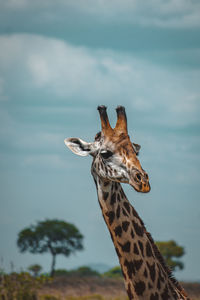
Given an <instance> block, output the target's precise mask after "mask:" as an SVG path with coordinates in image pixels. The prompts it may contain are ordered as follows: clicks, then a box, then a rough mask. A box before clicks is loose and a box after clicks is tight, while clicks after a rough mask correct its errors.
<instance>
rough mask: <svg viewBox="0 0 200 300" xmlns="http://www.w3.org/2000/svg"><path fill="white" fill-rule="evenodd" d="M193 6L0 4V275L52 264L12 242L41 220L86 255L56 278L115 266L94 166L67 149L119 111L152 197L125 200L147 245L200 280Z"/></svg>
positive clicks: (197, 22) (197, 42)
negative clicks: (72, 229)
mask: <svg viewBox="0 0 200 300" xmlns="http://www.w3.org/2000/svg"><path fill="white" fill-rule="evenodd" d="M199 78H200V3H199V1H195V0H194V1H192V0H191V1H186V0H182V1H177V0H176V1H175V0H171V1H163V0H151V1H141V0H140V1H139V0H132V1H131V0H124V1H119V0H115V1H105V0H99V1H94V0H85V1H81V0H77V1H72V0H67V1H64V0H58V1H56V2H55V1H53V0H43V1H38V0H35V1H34V2H33V1H29V0H7V1H3V0H0V124H1V126H0V143H1V144H0V145H1V146H0V157H1V159H0V190H1V200H0V233H1V246H0V256H1V257H2V258H3V263H2V264H3V266H4V268H6V269H8V270H9V268H10V267H9V265H10V262H11V261H12V262H13V263H14V265H15V269H16V270H20V268H24V269H25V268H26V267H28V266H29V265H30V264H32V263H40V264H41V265H42V266H43V268H44V270H46V271H47V270H49V268H50V260H51V257H50V255H30V254H20V253H19V252H18V250H17V247H16V238H17V233H18V232H19V231H20V230H21V229H23V228H24V227H25V226H29V225H30V224H34V223H35V222H36V221H38V220H44V219H46V218H58V219H63V220H66V221H68V222H72V223H74V224H75V225H77V226H78V228H79V229H80V231H81V232H82V233H83V234H84V236H85V239H84V247H85V251H83V252H80V253H77V254H76V255H75V256H72V257H69V258H64V257H62V256H61V257H58V261H57V267H58V268H73V267H77V266H80V265H85V264H90V263H105V264H108V265H109V266H114V265H116V264H117V263H118V262H117V258H116V254H115V251H114V248H113V245H112V243H111V240H110V237H109V234H108V232H107V228H106V226H105V224H104V221H103V218H102V216H101V211H100V209H99V206H98V203H97V197H96V190H95V186H94V184H93V179H92V177H91V175H90V164H91V158H82V157H77V156H75V155H73V154H72V153H71V152H70V151H69V150H68V149H67V148H66V147H65V145H64V142H63V141H64V138H66V137H71V136H74V137H81V138H82V139H84V140H86V141H91V140H93V138H94V136H95V134H96V132H97V131H99V129H100V121H99V116H98V113H97V110H96V107H97V105H99V104H105V105H106V106H107V107H108V113H109V116H110V119H111V123H112V124H113V125H114V124H115V121H116V116H115V110H114V109H115V107H116V106H117V105H119V104H121V105H124V106H125V107H126V111H127V117H128V126H129V134H130V136H131V138H132V140H133V141H134V142H136V143H139V144H141V146H142V148H141V155H140V161H141V163H142V166H143V168H144V169H145V170H146V171H147V172H148V174H149V176H150V182H151V187H152V190H151V193H150V194H146V195H141V194H138V193H136V192H135V191H134V190H133V189H132V188H131V187H129V186H127V185H124V189H125V192H126V194H127V195H128V198H129V200H130V202H131V203H132V205H134V206H135V208H136V209H137V211H138V213H139V214H140V215H141V217H142V218H143V220H144V222H145V224H146V226H147V228H148V230H149V231H150V232H151V233H152V235H153V237H154V239H155V240H168V239H175V240H176V241H177V242H178V243H179V244H180V245H183V246H184V247H185V251H186V255H185V256H184V258H183V260H184V263H185V269H184V271H181V272H177V274H176V276H177V277H178V278H179V279H184V280H200V277H199V251H200V238H199V237H200V235H199V229H200V204H199V179H200V173H199V168H200V156H199V152H200V151H199V150H200V141H199V134H200V120H199V114H200V103H199V101H200V85H199Z"/></svg>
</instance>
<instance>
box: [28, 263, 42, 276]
mask: <svg viewBox="0 0 200 300" xmlns="http://www.w3.org/2000/svg"><path fill="white" fill-rule="evenodd" d="M28 270H29V271H31V273H33V276H34V277H37V276H38V275H39V273H40V272H41V270H42V267H41V266H40V265H38V264H34V265H31V266H29V267H28Z"/></svg>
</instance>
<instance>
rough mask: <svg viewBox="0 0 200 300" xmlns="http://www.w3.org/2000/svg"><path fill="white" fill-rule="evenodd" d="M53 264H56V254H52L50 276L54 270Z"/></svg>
mask: <svg viewBox="0 0 200 300" xmlns="http://www.w3.org/2000/svg"><path fill="white" fill-rule="evenodd" d="M55 264H56V254H52V264H51V274H50V275H51V277H53V276H54V272H55Z"/></svg>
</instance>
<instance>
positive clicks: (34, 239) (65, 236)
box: [17, 219, 83, 276]
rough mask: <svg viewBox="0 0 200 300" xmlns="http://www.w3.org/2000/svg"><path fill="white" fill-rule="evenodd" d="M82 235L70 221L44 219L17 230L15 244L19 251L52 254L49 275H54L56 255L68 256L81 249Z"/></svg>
mask: <svg viewBox="0 0 200 300" xmlns="http://www.w3.org/2000/svg"><path fill="white" fill-rule="evenodd" d="M82 241H83V235H82V234H81V233H80V232H79V230H78V229H77V227H76V226H75V225H73V224H71V223H67V222H65V221H60V220H56V219H53V220H45V221H41V222H38V223H37V224H36V225H31V226H30V227H27V228H25V229H23V230H22V231H20V232H19V234H18V239H17V246H18V247H19V250H20V252H25V251H29V252H31V253H34V254H36V253H45V252H49V253H51V255H52V265H51V276H53V275H54V270H55V263H56V255H58V254H63V255H65V256H69V255H70V254H72V253H74V252H75V251H77V250H82V249H83V245H82Z"/></svg>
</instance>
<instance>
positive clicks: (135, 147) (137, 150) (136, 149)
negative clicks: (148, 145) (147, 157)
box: [132, 143, 141, 155]
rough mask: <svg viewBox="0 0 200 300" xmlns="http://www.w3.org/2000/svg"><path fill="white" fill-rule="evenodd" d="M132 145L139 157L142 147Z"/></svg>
mask: <svg viewBox="0 0 200 300" xmlns="http://www.w3.org/2000/svg"><path fill="white" fill-rule="evenodd" d="M132 144H133V149H134V150H135V153H136V155H139V151H140V148H141V146H140V145H138V144H135V143H132Z"/></svg>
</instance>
